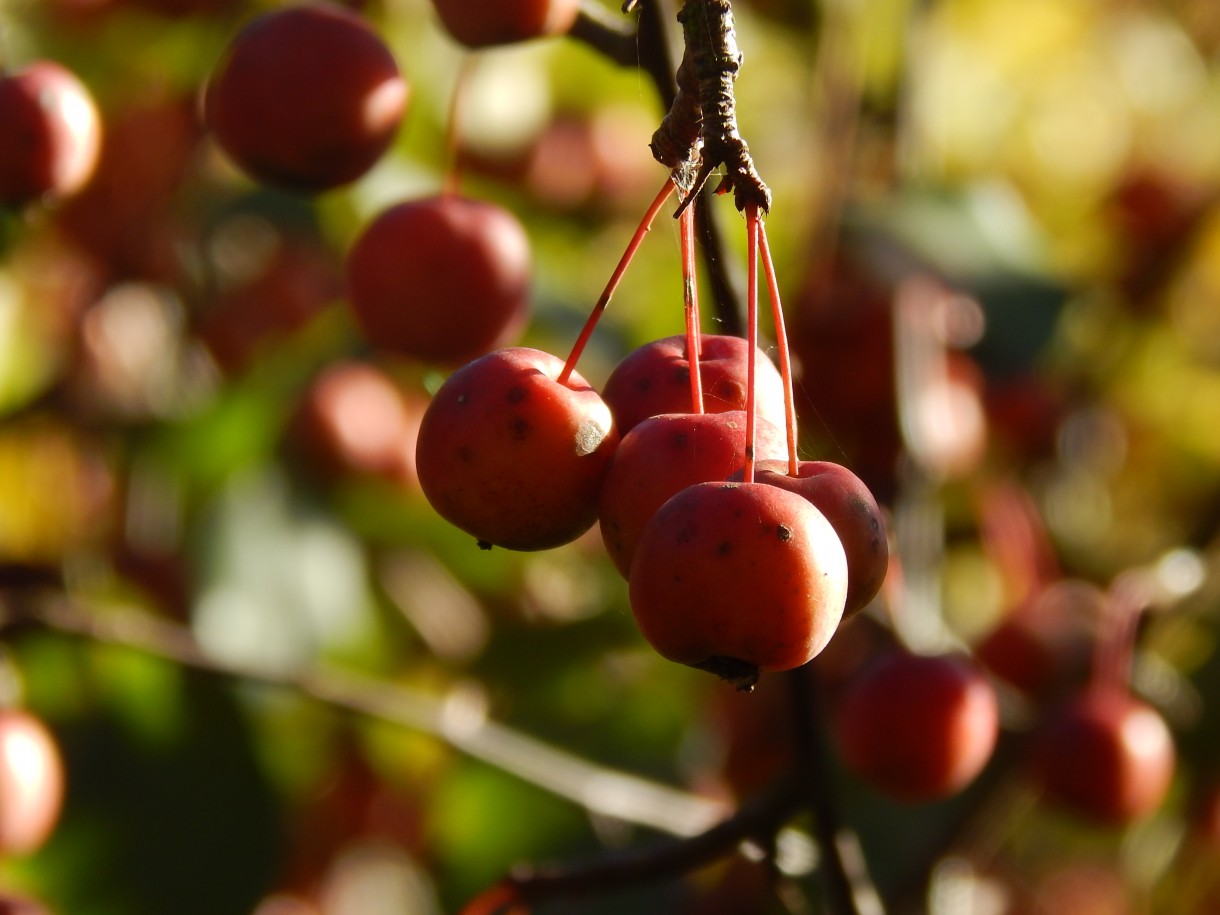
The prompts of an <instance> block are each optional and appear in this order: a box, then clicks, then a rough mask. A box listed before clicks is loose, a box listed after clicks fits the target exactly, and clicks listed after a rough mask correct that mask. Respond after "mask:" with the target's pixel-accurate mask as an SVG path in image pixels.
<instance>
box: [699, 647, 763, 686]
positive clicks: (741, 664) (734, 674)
mask: <svg viewBox="0 0 1220 915" xmlns="http://www.w3.org/2000/svg"><path fill="white" fill-rule="evenodd" d="M691 667H694V668H696V669H697V670H706V671H707V672H708V673H711V674H715V675H716V676H718V677H719V678H720V679H721V680H724V681H725V682H726V683H731V684H732V685H733V687H734V688H735V689H736V690H737V691H738V692H742V693H752V692H753V691H754V687H755V685H756V684H757V683H758V677H759V670H758V665H757V664H751V663H750V662H749V661H743V660H741V659H740V658H729V657H725V656H723V655H712V657H710V658H708V659H707V660H706V661H700V662H699V663H698V664H692V665H691Z"/></svg>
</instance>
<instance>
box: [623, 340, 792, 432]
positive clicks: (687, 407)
mask: <svg viewBox="0 0 1220 915" xmlns="http://www.w3.org/2000/svg"><path fill="white" fill-rule="evenodd" d="M701 340H702V346H703V350H702V352H701V353H700V356H699V379H700V382H701V388H702V391H703V409H704V410H705V411H706V412H708V413H723V412H726V411H729V410H744V409H745V408H746V386H747V385H746V380H747V367H748V360H749V352H750V350H749V343H748V342H747V341H746V340H745V338H743V337H734V336H729V335H720V334H704V335H702V337H701ZM755 360H756V361H755V369H754V371H755V379H754V380H755V391H756V393H755V402H756V405H757V406H756V409H757V411H758V414H757V415H758V416H760V417H762V418H763V419H765V420H767V421H768V422H770V423H771V424H772V425H775V426H778V427H779V428H781V429H783V428H785V423H786V414H785V410H784V382H783V379H782V378H781V377H780V374H779V370H778V369H777V368H776V367H775V364H774V363H773V362H772V361H771V360H770V359H768V358H767V356H766V354H765V353H763V352H762V351H761V350H760V351H758V353H757V354H756V356H755ZM690 371H691V369H690V360H689V359H687V355H686V337H685V336H683V335H678V336H673V337H664V338H662V339H660V340H653V341H652V342H651V343H646V344H644V345H643V346H641V347H639V348H638V349H636V350H634V351H632V352H631V353H628V354H627V356H626V357H624V358H623V360H622V361H621V362H619V364H618V365H617V366H615V368H614V371H612V372H611V373H610V377H609V378H607V379H606V384H605V386H604V387H603V389H602V396H603V397H605V398H606V403H608V404H610V409H611V410H612V411H613V412H614V421H615V423H616V424H617V425H618V428H619V433H620V434H621V435H626V434H627V433H628V432H629V431H630V430H631V428H632V426H634V425H635V424H636V423H638V422H640V421H641V420H644V419H647V418H648V417H650V416H658V415H660V414H661V413H691V412H694V411H693V409H692V403H691V385H690Z"/></svg>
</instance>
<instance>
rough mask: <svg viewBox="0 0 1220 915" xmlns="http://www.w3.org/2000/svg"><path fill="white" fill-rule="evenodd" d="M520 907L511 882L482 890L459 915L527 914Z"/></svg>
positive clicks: (518, 898) (519, 897)
mask: <svg viewBox="0 0 1220 915" xmlns="http://www.w3.org/2000/svg"><path fill="white" fill-rule="evenodd" d="M528 911H529V910H528V909H527V908H525V906H523V905H521V896H520V894H519V893H518V890H517V888H516V886H514V885H513V884H512V883H511V882H501V883H497V884H495V885H494V886H492V887H489V888H488V889H486V890H484V891H483V892H482V893H480V894H479V895H478V896H476V897H475V898H474V899H472V900H470V902H468V903H466V905H465V907H463V909H462V912H461V915H499V913H501V912H507V913H509V915H511V913H515V912H521V913H524V912H528Z"/></svg>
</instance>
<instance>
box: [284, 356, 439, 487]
mask: <svg viewBox="0 0 1220 915" xmlns="http://www.w3.org/2000/svg"><path fill="white" fill-rule="evenodd" d="M424 408H425V400H424V395H423V392H422V391H420V392H418V393H417V396H415V397H412V396H411V395H410V394H409V392H408V390H407V388H406V387H405V386H403V385H402V384H400V383H398V382H396V381H395V380H394V379H393V378H391V377H390V376H389V375H387V374H386V373H385V372H384V371H382V370H381V369H380V368H378V367H377V366H375V365H373V364H371V363H366V362H354V361H352V362H340V363H336V364H334V365H331V366H329V367H328V368H326V369H325V370H324V371H322V372H321V373H320V374H319V375H318V376H317V377H316V378H314V379H313V381H312V382H310V384H309V385H308V387H307V388H306V390H305V392H304V395H303V397H302V399H301V402H300V403H299V404H298V406H297V408H296V410H295V411H294V413H293V415H292V418H291V419H290V421H289V426H288V440H289V443H290V445H291V446H292V447H293V449H294V452H295V453H296V454H297V455H299V456H300V457H301V459H302V460H303V462H304V463H305V465H306V466H307V467H308V468H309V469H310V470H311V471H312V472H313V473H314V474H315V475H316V476H318V477H319V478H320V479H322V480H324V481H332V482H333V481H335V480H339V479H342V478H344V477H346V476H349V475H352V474H366V475H370V476H378V477H382V478H384V479H388V480H393V481H396V482H400V483H402V484H404V485H408V486H410V485H414V484H415V482H416V475H415V446H416V440H417V436H418V433H419V424H420V421H421V419H422V418H423V411H424Z"/></svg>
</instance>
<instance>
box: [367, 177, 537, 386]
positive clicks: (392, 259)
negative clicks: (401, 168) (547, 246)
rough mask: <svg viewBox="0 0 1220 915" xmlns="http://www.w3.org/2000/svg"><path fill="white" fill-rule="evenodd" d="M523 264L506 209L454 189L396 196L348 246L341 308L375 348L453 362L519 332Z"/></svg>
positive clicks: (521, 233)
mask: <svg viewBox="0 0 1220 915" xmlns="http://www.w3.org/2000/svg"><path fill="white" fill-rule="evenodd" d="M530 267H531V264H530V245H529V238H528V236H527V235H526V232H525V229H524V228H523V227H522V225H521V223H520V222H518V221H517V219H516V217H514V216H513V215H512V214H511V213H509V212H508V211H507V210H505V209H502V208H501V207H498V206H496V205H495V204H492V203H487V202H484V201H480V200H472V199H470V198H467V197H461V196H458V195H457V194H441V195H438V196H434V197H426V198H423V199H419V200H411V201H406V202H404V203H399V204H396V205H395V206H392V207H390V208H389V209H387V210H385V211H383V212H382V213H381V214H380V215H379V216H377V217H376V218H375V219H374V220H373V221H372V222H371V223H370V224H369V225H368V226H367V227H366V228H365V230H364V231H363V233H362V234H361V235H360V237H359V238H358V239H357V240H356V243H355V244H354V245H353V247H352V249H351V251H350V252H349V254H348V261H347V276H348V288H349V293H350V300H351V307H352V311H353V312H354V313H355V316H356V319H357V321H358V323H359V324H360V326H361V328H362V329H363V331H364V335H365V337H366V338H367V339H368V341H369V343H370V344H371V345H372V346H374V347H376V348H377V349H381V350H385V351H388V352H393V353H397V354H399V355H402V356H407V357H410V358H414V359H420V360H422V361H425V362H434V363H440V364H444V365H461V364H462V363H464V362H466V361H468V360H470V359H473V358H475V357H477V356H481V355H483V354H484V353H486V352H489V351H491V350H493V349H496V348H498V347H502V346H505V345H506V344H508V343H510V342H512V341H513V339H514V338H515V337H516V336H517V335H518V334H519V333H520V331H521V329H522V327H523V326H524V324H525V321H526V318H527V316H528V312H529V282H530Z"/></svg>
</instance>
